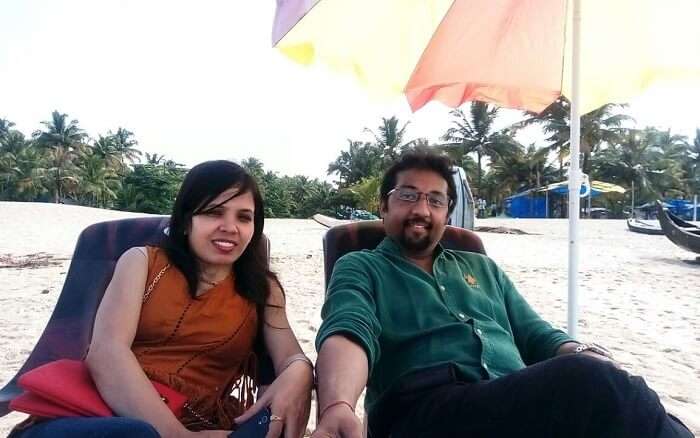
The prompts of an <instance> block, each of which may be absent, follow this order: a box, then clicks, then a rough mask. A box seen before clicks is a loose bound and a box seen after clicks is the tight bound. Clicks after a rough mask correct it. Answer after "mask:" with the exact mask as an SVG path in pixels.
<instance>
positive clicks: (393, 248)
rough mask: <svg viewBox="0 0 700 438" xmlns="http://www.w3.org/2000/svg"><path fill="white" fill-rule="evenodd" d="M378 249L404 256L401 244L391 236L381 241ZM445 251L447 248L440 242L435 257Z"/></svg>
mask: <svg viewBox="0 0 700 438" xmlns="http://www.w3.org/2000/svg"><path fill="white" fill-rule="evenodd" d="M377 250H378V251H380V252H384V253H387V254H390V255H395V256H399V257H403V254H402V253H401V246H400V245H399V244H398V243H396V241H395V240H394V239H392V238H391V237H389V236H386V237H385V238H384V240H382V241H381V242H380V243H379V245H377ZM444 252H445V248H444V247H443V246H442V244H441V243H440V242H438V244H437V246H436V247H435V258H436V259H437V258H438V257H440V256H441V255H442V254H443V253H444Z"/></svg>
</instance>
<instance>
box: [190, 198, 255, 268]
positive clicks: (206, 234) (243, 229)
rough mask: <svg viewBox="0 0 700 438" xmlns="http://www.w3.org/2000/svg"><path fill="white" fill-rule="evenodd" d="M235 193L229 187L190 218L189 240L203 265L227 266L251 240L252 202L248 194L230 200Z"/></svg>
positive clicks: (253, 205) (252, 225) (253, 210)
mask: <svg viewBox="0 0 700 438" xmlns="http://www.w3.org/2000/svg"><path fill="white" fill-rule="evenodd" d="M238 190H239V189H238V188H237V187H232V188H230V189H228V190H226V191H224V192H222V193H221V194H219V196H217V197H216V198H215V199H214V200H212V201H211V202H210V203H209V204H207V205H206V206H204V208H203V209H201V211H202V213H199V214H197V215H195V216H193V217H192V225H191V227H190V229H189V232H188V241H189V244H190V248H191V249H192V251H193V252H194V254H195V255H196V256H197V258H198V259H199V261H200V263H202V264H204V265H208V266H212V267H216V266H222V267H223V266H226V267H230V266H231V265H233V263H234V262H235V261H236V260H238V258H239V257H240V256H241V254H243V251H245V249H246V247H247V246H248V244H249V243H250V239H251V238H252V237H253V231H254V228H255V227H254V213H255V201H254V200H253V195H252V194H251V193H250V192H245V193H243V194H241V195H238V196H236V197H233V198H231V197H232V196H233V195H234V194H236V193H237V192H238ZM228 198H231V199H229V200H228V201H226V199H228ZM224 201H226V202H224ZM222 202H224V203H223V204H221V205H219V206H217V207H215V208H211V207H214V206H216V205H218V204H220V203H222Z"/></svg>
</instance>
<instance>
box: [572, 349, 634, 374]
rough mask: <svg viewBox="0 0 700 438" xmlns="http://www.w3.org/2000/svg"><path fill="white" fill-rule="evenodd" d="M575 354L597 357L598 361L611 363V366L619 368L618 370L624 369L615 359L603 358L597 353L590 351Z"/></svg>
mask: <svg viewBox="0 0 700 438" xmlns="http://www.w3.org/2000/svg"><path fill="white" fill-rule="evenodd" d="M575 354H582V355H584V356H588V357H595V358H596V359H598V360H602V361H603V362H610V363H611V364H613V365H615V368H617V369H620V370H621V369H622V366H621V365H620V364H619V363H617V362H616V361H615V360H614V359H611V358H609V357H607V356H603V355H602V354H598V353H595V352H593V351H590V350H586V351H582V352H580V353H575Z"/></svg>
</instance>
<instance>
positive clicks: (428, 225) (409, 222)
mask: <svg viewBox="0 0 700 438" xmlns="http://www.w3.org/2000/svg"><path fill="white" fill-rule="evenodd" d="M412 225H423V226H425V228H427V229H430V228H432V227H433V223H432V222H431V221H427V220H425V219H419V218H412V219H406V220H405V221H404V222H403V226H404V227H409V226H412Z"/></svg>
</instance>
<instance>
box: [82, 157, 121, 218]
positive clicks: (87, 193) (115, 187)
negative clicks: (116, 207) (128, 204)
mask: <svg viewBox="0 0 700 438" xmlns="http://www.w3.org/2000/svg"><path fill="white" fill-rule="evenodd" d="M78 179H79V181H80V185H79V193H78V196H81V197H83V198H84V199H85V198H86V200H87V201H88V203H89V205H91V206H95V207H111V206H112V205H113V201H114V200H116V199H117V196H118V191H119V188H120V186H121V184H120V180H119V175H118V173H117V171H116V169H115V168H113V167H111V166H110V165H109V163H108V162H107V161H106V160H105V159H104V158H103V157H102V156H101V155H100V154H98V153H95V152H92V151H90V152H88V153H86V154H83V155H82V156H81V157H80V166H79V169H78Z"/></svg>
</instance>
